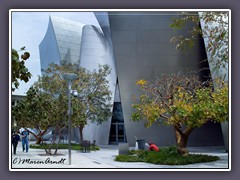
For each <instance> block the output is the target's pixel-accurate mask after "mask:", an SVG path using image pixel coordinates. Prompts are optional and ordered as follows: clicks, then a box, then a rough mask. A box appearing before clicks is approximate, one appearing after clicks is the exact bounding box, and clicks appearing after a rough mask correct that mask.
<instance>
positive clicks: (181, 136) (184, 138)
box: [174, 127, 193, 156]
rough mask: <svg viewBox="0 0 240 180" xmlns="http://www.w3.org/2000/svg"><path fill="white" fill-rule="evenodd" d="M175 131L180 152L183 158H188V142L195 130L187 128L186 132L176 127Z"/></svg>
mask: <svg viewBox="0 0 240 180" xmlns="http://www.w3.org/2000/svg"><path fill="white" fill-rule="evenodd" d="M174 130H175V138H176V143H177V147H178V149H177V150H178V152H179V153H180V154H181V155H183V156H188V149H187V142H188V137H189V135H190V133H191V132H192V131H193V128H186V130H185V131H184V132H183V131H182V130H181V129H180V128H179V127H175V128H174Z"/></svg>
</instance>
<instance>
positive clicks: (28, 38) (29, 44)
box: [11, 12, 98, 95]
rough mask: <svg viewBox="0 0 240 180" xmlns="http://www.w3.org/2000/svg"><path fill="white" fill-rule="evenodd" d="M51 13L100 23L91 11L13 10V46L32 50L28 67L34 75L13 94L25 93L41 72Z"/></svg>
mask: <svg viewBox="0 0 240 180" xmlns="http://www.w3.org/2000/svg"><path fill="white" fill-rule="evenodd" d="M49 15H56V16H59V17H63V18H66V19H71V20H75V21H80V22H81V23H83V24H93V25H98V22H97V21H94V20H93V19H94V18H89V15H90V16H93V13H91V12H12V17H11V20H12V22H11V23H12V31H11V33H12V48H14V49H16V50H19V49H20V48H21V47H23V46H26V51H28V52H30V58H29V59H28V60H27V61H26V67H27V68H28V70H29V71H30V72H31V73H32V75H33V76H32V78H31V79H30V81H29V82H28V83H25V82H23V81H21V82H20V86H19V88H18V89H17V90H15V91H14V92H13V94H17V95H24V94H25V93H26V92H27V90H28V89H29V88H30V86H31V85H32V84H33V83H34V82H35V81H36V80H37V77H38V75H40V74H41V72H40V69H41V68H40V58H39V44H40V42H41V41H42V40H43V38H44V35H45V33H46V31H47V27H48V22H49ZM20 53H21V52H20Z"/></svg>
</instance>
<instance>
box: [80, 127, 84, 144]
mask: <svg viewBox="0 0 240 180" xmlns="http://www.w3.org/2000/svg"><path fill="white" fill-rule="evenodd" d="M83 128H84V126H83V125H80V127H79V133H80V142H82V141H83Z"/></svg>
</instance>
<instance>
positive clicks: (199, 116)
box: [132, 73, 228, 155]
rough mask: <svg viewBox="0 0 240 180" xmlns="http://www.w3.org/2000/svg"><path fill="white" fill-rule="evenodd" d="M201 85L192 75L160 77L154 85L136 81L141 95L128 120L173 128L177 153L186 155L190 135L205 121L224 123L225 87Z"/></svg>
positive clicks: (222, 83) (222, 85) (207, 83)
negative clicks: (155, 123)
mask: <svg viewBox="0 0 240 180" xmlns="http://www.w3.org/2000/svg"><path fill="white" fill-rule="evenodd" d="M215 83H218V86H217V87H218V88H217V89H216V88H215V89H214V88H213V81H205V82H202V81H201V80H200V78H199V77H198V76H197V75H196V74H194V73H189V74H163V75H161V76H160V77H158V78H157V79H156V80H155V82H153V83H150V82H147V81H146V80H143V79H142V80H139V81H137V83H136V84H137V85H138V86H139V87H140V89H141V90H142V94H141V95H140V96H139V97H138V98H136V99H135V103H134V104H133V105H132V107H133V108H134V109H135V112H134V113H133V114H132V120H134V121H141V120H144V121H145V126H146V127H150V126H151V125H152V124H153V123H154V122H160V124H161V125H162V124H164V125H168V126H173V127H174V131H175V137H176V144H177V146H178V151H179V153H181V154H183V155H188V150H187V148H186V147H187V142H188V138H189V136H190V134H191V133H192V131H193V130H194V129H195V128H197V127H200V126H202V125H204V124H205V123H207V122H208V121H214V122H223V121H226V120H228V85H227V84H225V83H224V82H223V81H219V80H218V81H217V80H216V82H215Z"/></svg>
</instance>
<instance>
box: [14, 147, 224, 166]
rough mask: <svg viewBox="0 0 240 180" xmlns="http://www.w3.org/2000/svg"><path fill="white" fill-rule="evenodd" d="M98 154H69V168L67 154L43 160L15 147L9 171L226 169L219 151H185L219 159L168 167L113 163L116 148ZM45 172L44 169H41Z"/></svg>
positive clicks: (41, 152)
mask: <svg viewBox="0 0 240 180" xmlns="http://www.w3.org/2000/svg"><path fill="white" fill-rule="evenodd" d="M100 149H101V150H99V151H91V152H90V153H82V152H80V151H75V150H72V151H71V152H72V153H71V156H72V164H71V165H69V162H68V150H58V153H59V154H60V155H58V156H46V155H45V151H44V150H42V149H30V150H29V152H28V153H26V152H22V148H21V144H19V145H18V149H17V154H16V155H12V165H11V167H12V169H13V170H18V169H26V170H28V169H36V168H41V169H42V168H43V169H45V168H47V169H58V168H64V169H69V168H70V169H76V170H77V169H79V170H81V169H82V170H84V169H85V170H86V169H92V168H93V170H94V169H100V170H101V169H116V168H117V169H122V168H124V169H128V168H134V169H138V168H150V169H156V170H158V169H159V170H161V169H195V168H197V169H205V168H210V169H223V170H224V169H225V170H227V169H228V153H226V152H225V151H224V150H223V149H222V148H216V147H212V148H211V147H208V148H189V151H190V153H201V154H209V155H214V156H219V157H220V160H218V161H216V162H210V163H197V164H191V165H181V166H169V165H155V164H149V163H142V162H137V163H136V162H134V163H130V162H129V163H125V162H117V161H114V158H115V156H117V155H118V146H111V145H109V146H100ZM45 170H46V169H45Z"/></svg>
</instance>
